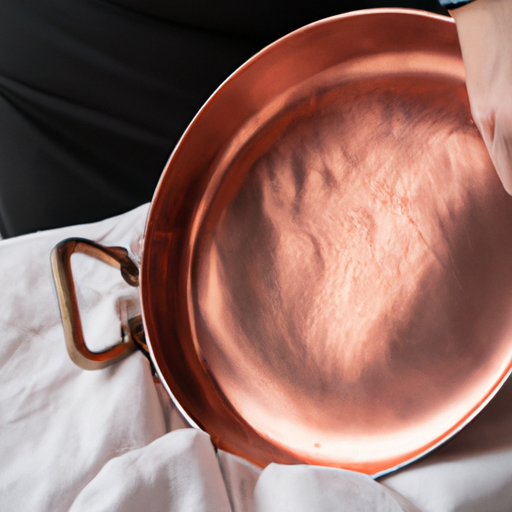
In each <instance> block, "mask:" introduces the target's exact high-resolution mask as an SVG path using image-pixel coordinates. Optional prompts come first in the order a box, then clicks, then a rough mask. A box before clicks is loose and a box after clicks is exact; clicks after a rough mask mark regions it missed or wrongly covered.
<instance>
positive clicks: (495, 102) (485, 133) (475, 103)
mask: <svg viewBox="0 0 512 512" xmlns="http://www.w3.org/2000/svg"><path fill="white" fill-rule="evenodd" d="M450 14H451V15H452V17H453V18H454V19H455V23H456V25H457V32H458V35H459V41H460V46H461V49H462V58H463V60H464V67H465V70H466V84H467V90H468V95H469V102H470V105H471V112H472V114H473V119H474V121H475V123H476V125H477V127H478V129H479V130H480V133H481V134H482V137H483V139H484V142H485V144H486V146H487V149H488V151H489V154H490V156H491V159H492V161H493V163H494V167H495V168H496V171H497V172H498V176H499V177H500V179H501V181H502V183H503V186H504V187H505V190H506V191H507V192H508V193H509V194H511V195H512V0H475V1H473V2H471V3H469V4H467V5H464V6H463V7H459V8H457V9H454V10H452V11H450Z"/></svg>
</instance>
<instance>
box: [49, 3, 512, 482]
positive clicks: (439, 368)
mask: <svg viewBox="0 0 512 512" xmlns="http://www.w3.org/2000/svg"><path fill="white" fill-rule="evenodd" d="M511 224H512V199H511V198H510V197H509V196H508V195H507V194H506V193H505V192H504V191H503V189H502V187H501V185H500V183H499V180H498V178H497V177H496V174H495V172H494V169H493V167H492V164H491V162H490V159H489V157H488V154H487V152H486V150H485V147H484V145H483V142H482V140H481V138H480V136H479V134H478V132H477V130H476V128H475V126H474V124H473V122H472V120H471V117H470V111H469V106H468V101H467V96H466V91H465V83H464V70H463V65H462V61H461V56H460V50H459V46H458V42H457V36H456V31H455V26H454V24H453V22H452V21H451V20H450V19H448V18H444V17H441V16H436V15H432V14H427V13H423V12H418V11H410V10H400V9H380V10H369V11H360V12H356V13H352V14H347V15H341V16H338V17H334V18H329V19H325V20H322V21H319V22H317V23H314V24H312V25H309V26H306V27H304V28H302V29H300V30H298V31H296V32H293V33H292V34H290V35H288V36H286V37H284V38H282V39H280V40H279V41H277V42H276V43H274V44H272V45H271V46H269V47H267V48H266V49H264V50H263V51H261V52H260V53H259V54H257V55H256V56H255V57H253V58H252V59H251V60H250V61H248V62H247V63H246V64H245V65H243V66H242V67H241V68H240V69H239V70H238V71H236V72H235V73H234V74H233V75H232V76H231V77H230V78H229V79H228V80H227V81H226V82H225V83H224V84H223V85H222V86H221V87H220V88H219V89H218V90H217V91H216V92H215V94H214V95H213V96H212V97H211V98H210V100H209V101H208V102H207V103H206V104H205V105H204V107H203V108H202V109H201V110H200V112H199V113H198V114H197V116H196V117H195V119H194V120H193V122H192V123H191V125H190V126H189V128H188V129H187V131H186V132H185V134H184V135H183V137H182V139H181V141H180V142H179V144H178V145H177V147H176V149H175V151H174V153H173V154H172V156H171V158H170V160H169V162H168V164H167V166H166V168H165V170H164V172H163V174H162V177H161V180H160V183H159V185H158V187H157V190H156V192H155V196H154V199H153V202H152V205H151V209H150V213H149V217H148V221H147V226H146V232H145V239H144V253H143V258H142V262H141V267H140V295H141V301H142V308H143V323H144V327H145V332H146V337H147V340H148V345H149V351H150V355H151V360H152V361H153V363H154V365H155V367H156V370H157V373H158V375H159V377H160V379H161V381H162V383H163V384H164V386H165V387H166V388H167V390H168V392H169V394H170V395H171V397H172V398H173V399H174V400H175V401H176V403H177V404H178V405H179V407H180V409H181V410H182V411H183V412H184V414H185V415H186V416H187V417H188V418H189V420H190V421H191V423H192V424H194V425H196V426H198V427H199V428H202V429H204V430H205V431H207V432H208V433H209V434H210V435H211V437H212V440H213V442H214V443H215V444H216V445H217V446H218V447H220V448H222V449H225V450H228V451H230V452H232V453H235V454H237V455H240V456H242V457H245V458H246V459H248V460H250V461H252V462H254V463H256V464H258V465H261V466H265V465H267V464H268V463H270V462H280V463H311V464H321V465H327V466H333V467H340V468H346V469H351V470H356V471H361V472H364V473H368V474H371V475H376V476H379V475H382V474H384V473H386V472H389V471H391V470H393V469H396V468H398V467H400V466H402V465H404V464H406V463H408V462H410V461H413V460H415V459H417V458H418V457H420V456H422V455H424V454H426V453H428V452H429V451H431V450H432V449H434V448H435V447H436V446H438V445H439V444H440V443H442V442H443V441H445V440H446V439H448V438H449V437H451V436H452V435H453V434H455V433H456V432H457V431H459V430H460V429H461V428H462V427H463V426H464V425H465V424H467V423H468V422H469V421H470V420H471V418H473V417H474V416H475V415H476V414H477V413H478V412H479V411H480V410H481V409H482V408H483V407H484V405H485V404H486V403H487V402H488V401H489V400H490V399H491V397H492V396H493V395H494V394H495V393H496V391H497V390H498V388H499V387H500V386H501V385H502V383H503V382H504V380H505V378H506V377H507V376H508V374H509V373H510V370H511V365H512V315H511V314H510V311H511V310H512V258H511V257H510V255H511V254H512V229H510V228H511ZM76 250H80V251H84V252H88V253H92V252H95V253H96V252H97V251H98V250H100V251H101V252H100V254H102V256H100V257H101V259H103V260H105V261H107V262H110V263H112V264H115V265H121V267H122V268H123V269H124V273H125V274H126V275H128V279H129V280H130V279H131V280H132V284H136V281H137V276H136V274H137V269H136V268H135V266H134V265H133V263H132V262H130V260H129V258H128V257H127V256H126V254H125V253H123V254H124V255H122V254H121V252H120V250H119V249H118V248H107V249H98V248H97V247H96V246H95V245H94V244H92V245H91V244H88V243H85V242H83V241H77V240H74V241H71V242H70V241H66V242H64V243H63V244H61V245H60V246H59V247H58V248H57V249H56V251H55V254H54V266H55V270H56V280H57V282H58V289H59V294H60V296H61V309H62V314H63V318H64V320H65V330H66V336H67V340H68V346H69V347H70V354H71V355H72V357H73V358H74V360H75V361H77V362H79V363H80V364H82V365H83V366H85V367H89V368H91V367H96V366H102V365H103V364H105V361H106V360H107V359H109V358H110V357H111V356H116V357H117V356H119V357H123V356H124V355H125V352H128V351H129V350H130V345H126V344H125V345H120V346H118V347H117V348H115V349H113V351H110V352H108V353H100V354H95V353H91V352H89V351H88V349H87V348H86V346H85V343H84V341H83V336H82V334H81V329H80V322H79V316H78V311H77V307H76V304H75V303H74V301H73V293H74V291H73V284H72V282H71V281H70V279H71V277H70V267H69V258H70V255H71V253H72V252H73V251H76ZM119 261H121V262H120V263H119ZM128 267H129V268H128ZM130 276H131V277H130ZM59 283H60V284H59ZM70 297H71V298H70ZM116 351H117V352H116ZM114 352H115V353H114Z"/></svg>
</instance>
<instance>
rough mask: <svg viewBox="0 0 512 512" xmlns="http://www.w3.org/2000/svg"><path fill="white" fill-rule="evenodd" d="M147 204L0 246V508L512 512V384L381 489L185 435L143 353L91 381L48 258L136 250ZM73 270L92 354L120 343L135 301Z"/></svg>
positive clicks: (114, 277)
mask: <svg viewBox="0 0 512 512" xmlns="http://www.w3.org/2000/svg"><path fill="white" fill-rule="evenodd" d="M146 213H147V206H143V207H140V208H138V209H136V210H134V211H132V212H129V213H127V214H125V215H122V216H120V217H116V218H113V219H108V220H106V221H103V222H100V223H97V224H91V225H86V226H73V227H70V228H64V229H58V230H53V231H48V232H42V233H36V234H34V235H29V236H24V237H20V238H16V239H9V240H4V241H1V242H0V283H1V292H0V329H1V330H0V332H1V337H0V433H1V435H0V510H2V511H4V512H10V511H20V510H24V511H25V510H26V511H38V512H39V511H40V512H47V511H48V512H50V511H51V512H60V511H67V510H71V511H72V512H85V511H91V510H94V511H95V512H101V511H109V512H112V511H114V512H115V511H123V512H132V511H141V510H143V511H144V512H152V511H153V510H154V511H164V510H166V511H173V512H182V511H183V512H185V511H186V512H196V511H197V512H199V511H205V512H206V511H209V512H217V511H219V512H224V511H225V512H230V511H232V512H274V511H275V512H278V511H279V512H288V511H292V510H293V511H294V512H301V511H304V512H305V511H308V512H310V511H349V512H352V511H368V510H371V511H382V512H384V511H386V512H395V511H396V512H400V511H409V512H415V511H418V510H419V511H422V512H444V511H446V512H448V511H459V510H464V511H466V512H467V511H470V512H471V511H483V510H485V511H509V510H511V509H512V384H511V382H509V383H507V384H506V385H505V387H504V388H503V390H502V391H500V393H499V394H498V396H497V397H496V398H495V399H494V400H493V401H492V402H491V403H490V404H489V406H488V407H487V408H486V409H485V410H484V412H483V413H482V414H481V415H480V416H479V417H477V418H476V419H475V420H474V422H473V423H472V424H470V425H469V426H468V427H467V428H466V429H465V430H463V432H462V433H461V434H459V435H458V436H456V437H455V438H454V439H453V440H451V441H449V442H448V443H447V444H446V445H444V446H443V447H441V448H440V449H439V450H437V451H436V452H434V453H433V454H431V455H429V456H428V457H425V458H424V459H423V460H422V461H420V462H417V463H415V464H413V465H411V466H409V467H408V468H405V469H403V470H401V471H399V472H397V473H395V474H393V475H390V476H388V477H386V478H383V479H381V480H380V481H378V482H376V481H374V480H372V479H371V478H370V477H367V476H365V475H360V474H357V473H352V472H348V471H341V470H334V469H329V468H320V467H312V466H309V467H308V466H301V465H298V466H282V465H276V464H272V465H270V466H268V467H267V468H266V469H264V470H263V471H261V470H260V469H258V468H256V467H254V466H252V465H251V464H249V463H248V462H245V461H243V460H242V459H240V458H238V457H235V456H233V455H230V454H228V453H225V452H222V451H218V452H216V451H215V450H214V448H213V446H212V444H211V442H210V439H209V437H208V435H207V434H205V433H203V432H200V431H198V430H195V429H191V428H187V425H186V422H185V421H184V420H183V418H182V417H181V416H180V414H179V413H178V411H177V409H176V408H175V407H174V406H173V404H172V402H171V401H170V400H169V398H168V397H167V395H166V394H165V392H164V391H163V388H162V386H161V385H160V384H159V383H157V382H155V381H154V380H153V377H152V376H151V372H150V370H149V365H148V363H147V361H146V360H145V358H144V357H143V356H142V355H141V354H138V353H136V354H133V355H131V356H130V357H129V358H127V359H126V360H124V361H123V362H122V363H120V364H118V365H116V366H113V367H110V368H107V369H105V370H100V371H95V372H87V371H83V370H80V369H79V368H77V367H75V366H74V364H73V363H72V362H71V361H70V360H69V357H68V355H67V352H66V349H65V345H64V339H63V332H62V326H61V322H60V317H59V313H58V308H57V302H56V298H55V292H54V290H53V284H52V278H51V271H50V263H49V255H50V252H51V249H52V248H53V246H54V245H55V244H56V243H57V242H59V241H61V240H62V239H64V238H67V237H70V236H73V237H75V236H80V237H85V238H91V239H94V240H96V241H99V242H101V243H104V244H106V245H121V246H125V247H130V248H131V249H132V250H133V251H134V252H137V251H139V249H140V244H139V240H140V237H141V235H142V234H143V230H144V223H145V217H146ZM75 259H77V260H78V259H80V264H79V265H76V264H74V269H75V279H76V281H77V283H78V288H79V291H80V303H81V308H82V309H81V310H82V315H83V318H84V323H85V331H86V338H87V340H88V343H89V345H91V346H92V347H94V348H96V349H98V348H100V347H101V346H107V345H109V344H112V343H114V342H115V341H116V339H117V337H118V336H119V332H120V321H121V319H122V318H124V316H125V311H124V310H125V309H126V308H132V307H133V303H134V300H135V299H136V297H137V290H135V289H132V288H129V287H128V286H127V285H125V284H123V282H122V280H121V279H120V277H119V275H118V273H117V271H115V270H114V269H111V268H110V267H107V266H106V265H103V264H101V263H99V262H96V261H94V260H92V259H90V258H87V257H85V256H78V257H76V258H75Z"/></svg>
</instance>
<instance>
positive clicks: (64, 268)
mask: <svg viewBox="0 0 512 512" xmlns="http://www.w3.org/2000/svg"><path fill="white" fill-rule="evenodd" d="M75 252H79V253H83V254H87V255H88V256H92V257H93V258H97V259H99V260H101V261H103V262H104V263H107V264H108V265H111V266H113V267H115V268H119V269H121V275H122V276H123V278H124V280H125V281H126V282H127V283H128V284H129V285H131V286H138V285H139V269H138V266H137V264H136V263H135V262H134V261H133V260H132V259H131V258H130V256H129V254H128V251H127V250H126V249H124V248H123V247H105V246H102V245H100V244H97V243H96V242H92V241H90V240H86V239H84V238H68V239H66V240H63V241H62V242H60V243H59V244H57V245H56V246H55V248H54V249H53V251H52V255H51V259H52V270H53V279H54V281H55V288H56V290H57V298H58V301H59V308H60V314H61V317H62V324H63V326H64V338H65V340H66V347H67V349H68V354H69V357H70V358H71V360H72V361H73V362H74V363H75V364H76V365H77V366H79V367H80V368H83V369H84V370H99V369H101V368H105V367H106V366H110V365H111V364H114V363H116V362H118V361H120V360H121V359H124V358H125V357H126V356H128V355H129V354H131V353H132V352H133V351H134V350H135V349H136V348H137V345H136V343H135V341H134V337H133V336H132V335H130V337H129V341H128V342H126V343H123V342H121V343H119V344H117V345H115V346H114V347H111V348H109V349H107V350H104V351H102V352H91V351H90V350H89V349H88V348H87V346H86V344H85V339H84V333H83V329H82V321H81V319H80V311H79V309H78V300H77V296H76V289H75V284H74V282H73V273H72V270H71V256H72V254H73V253H75Z"/></svg>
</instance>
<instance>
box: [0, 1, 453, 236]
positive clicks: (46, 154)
mask: <svg viewBox="0 0 512 512" xmlns="http://www.w3.org/2000/svg"><path fill="white" fill-rule="evenodd" d="M375 6H377V7H382V6H400V7H404V6H408V7H418V8H423V9H426V10H431V11H436V12H443V9H442V8H441V7H439V5H438V4H437V2H436V1H435V0H417V1H415V0H411V1H401V0H398V1H393V0H389V1H384V0H376V1H365V0H362V1H360V2H355V1H349V2H342V1H339V0H338V1H325V0H324V1H321V0H318V1H316V2H315V1H313V2H311V0H308V1H298V0H295V1H283V0H259V1H258V2H240V1H239V0H237V1H234V0H221V1H217V2H215V1H212V0H182V1H180V2H177V1H172V0H112V1H107V0H3V1H2V2H0V223H1V224H0V230H1V231H2V234H3V236H4V237H5V236H13V235H18V234H22V233H27V232H31V231H35V230H39V229H46V228H52V227H58V226H63V225H70V224H76V223H82V222H90V221H95V220H99V219H102V218H105V217H108V216H112V215H115V214H118V213H122V212H124V211H127V210H129V209H131V208H133V207H135V206H138V205H139V204H142V203H144V202H147V201H149V200H150V199H151V197H152V193H153V190H154V189H155V187H156V184H157V181H158V178H159V176H160V173H161V171H162V169H163V167H164V165H165V162H166V160H167V158H168V156H169V154H170V152H171V151H172V148H173V147H174V145H175V144H176V142H177V141H178V139H179V137H180V135H181V134H182V132H183V131H184V129H185V128H186V126H187V125H188V123H189V122H190V120H191V119H192V117H193V116H194V114H195V113H196V112H197V110H198V109H199V108H200V107H201V105H202V104H203V103H204V101H205V100H206V99H207V98H208V96H209V95H210V94H211V93H212V92H213V91H214V90H215V88H216V87H217V86H218V85H219V84H220V83H221V82H222V81H223V80H224V79H225V78H226V77H227V76H228V75H229V74H230V73H231V72H232V71H234V70H235V69H236V68H237V67H238V66H239V65H240V64H242V63H243V62H244V61H245V60H247V59H248V58H249V57H251V55H253V54H254V53H255V52H257V51H258V50H259V49H261V48H262V47H263V46H265V45H266V44H268V43H270V42H271V41H273V40H274V39H276V38H278V37H280V36H281V35H284V34H285V33H287V32H289V31H291V30H293V29H295V28H298V27H299V26H301V25H304V24H306V23H309V22H312V21H315V20H317V19H320V18H322V17H325V16H329V15H334V14H338V13H340V12H343V11H349V10H354V9H357V8H366V7H375ZM444 12H446V11H444Z"/></svg>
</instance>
